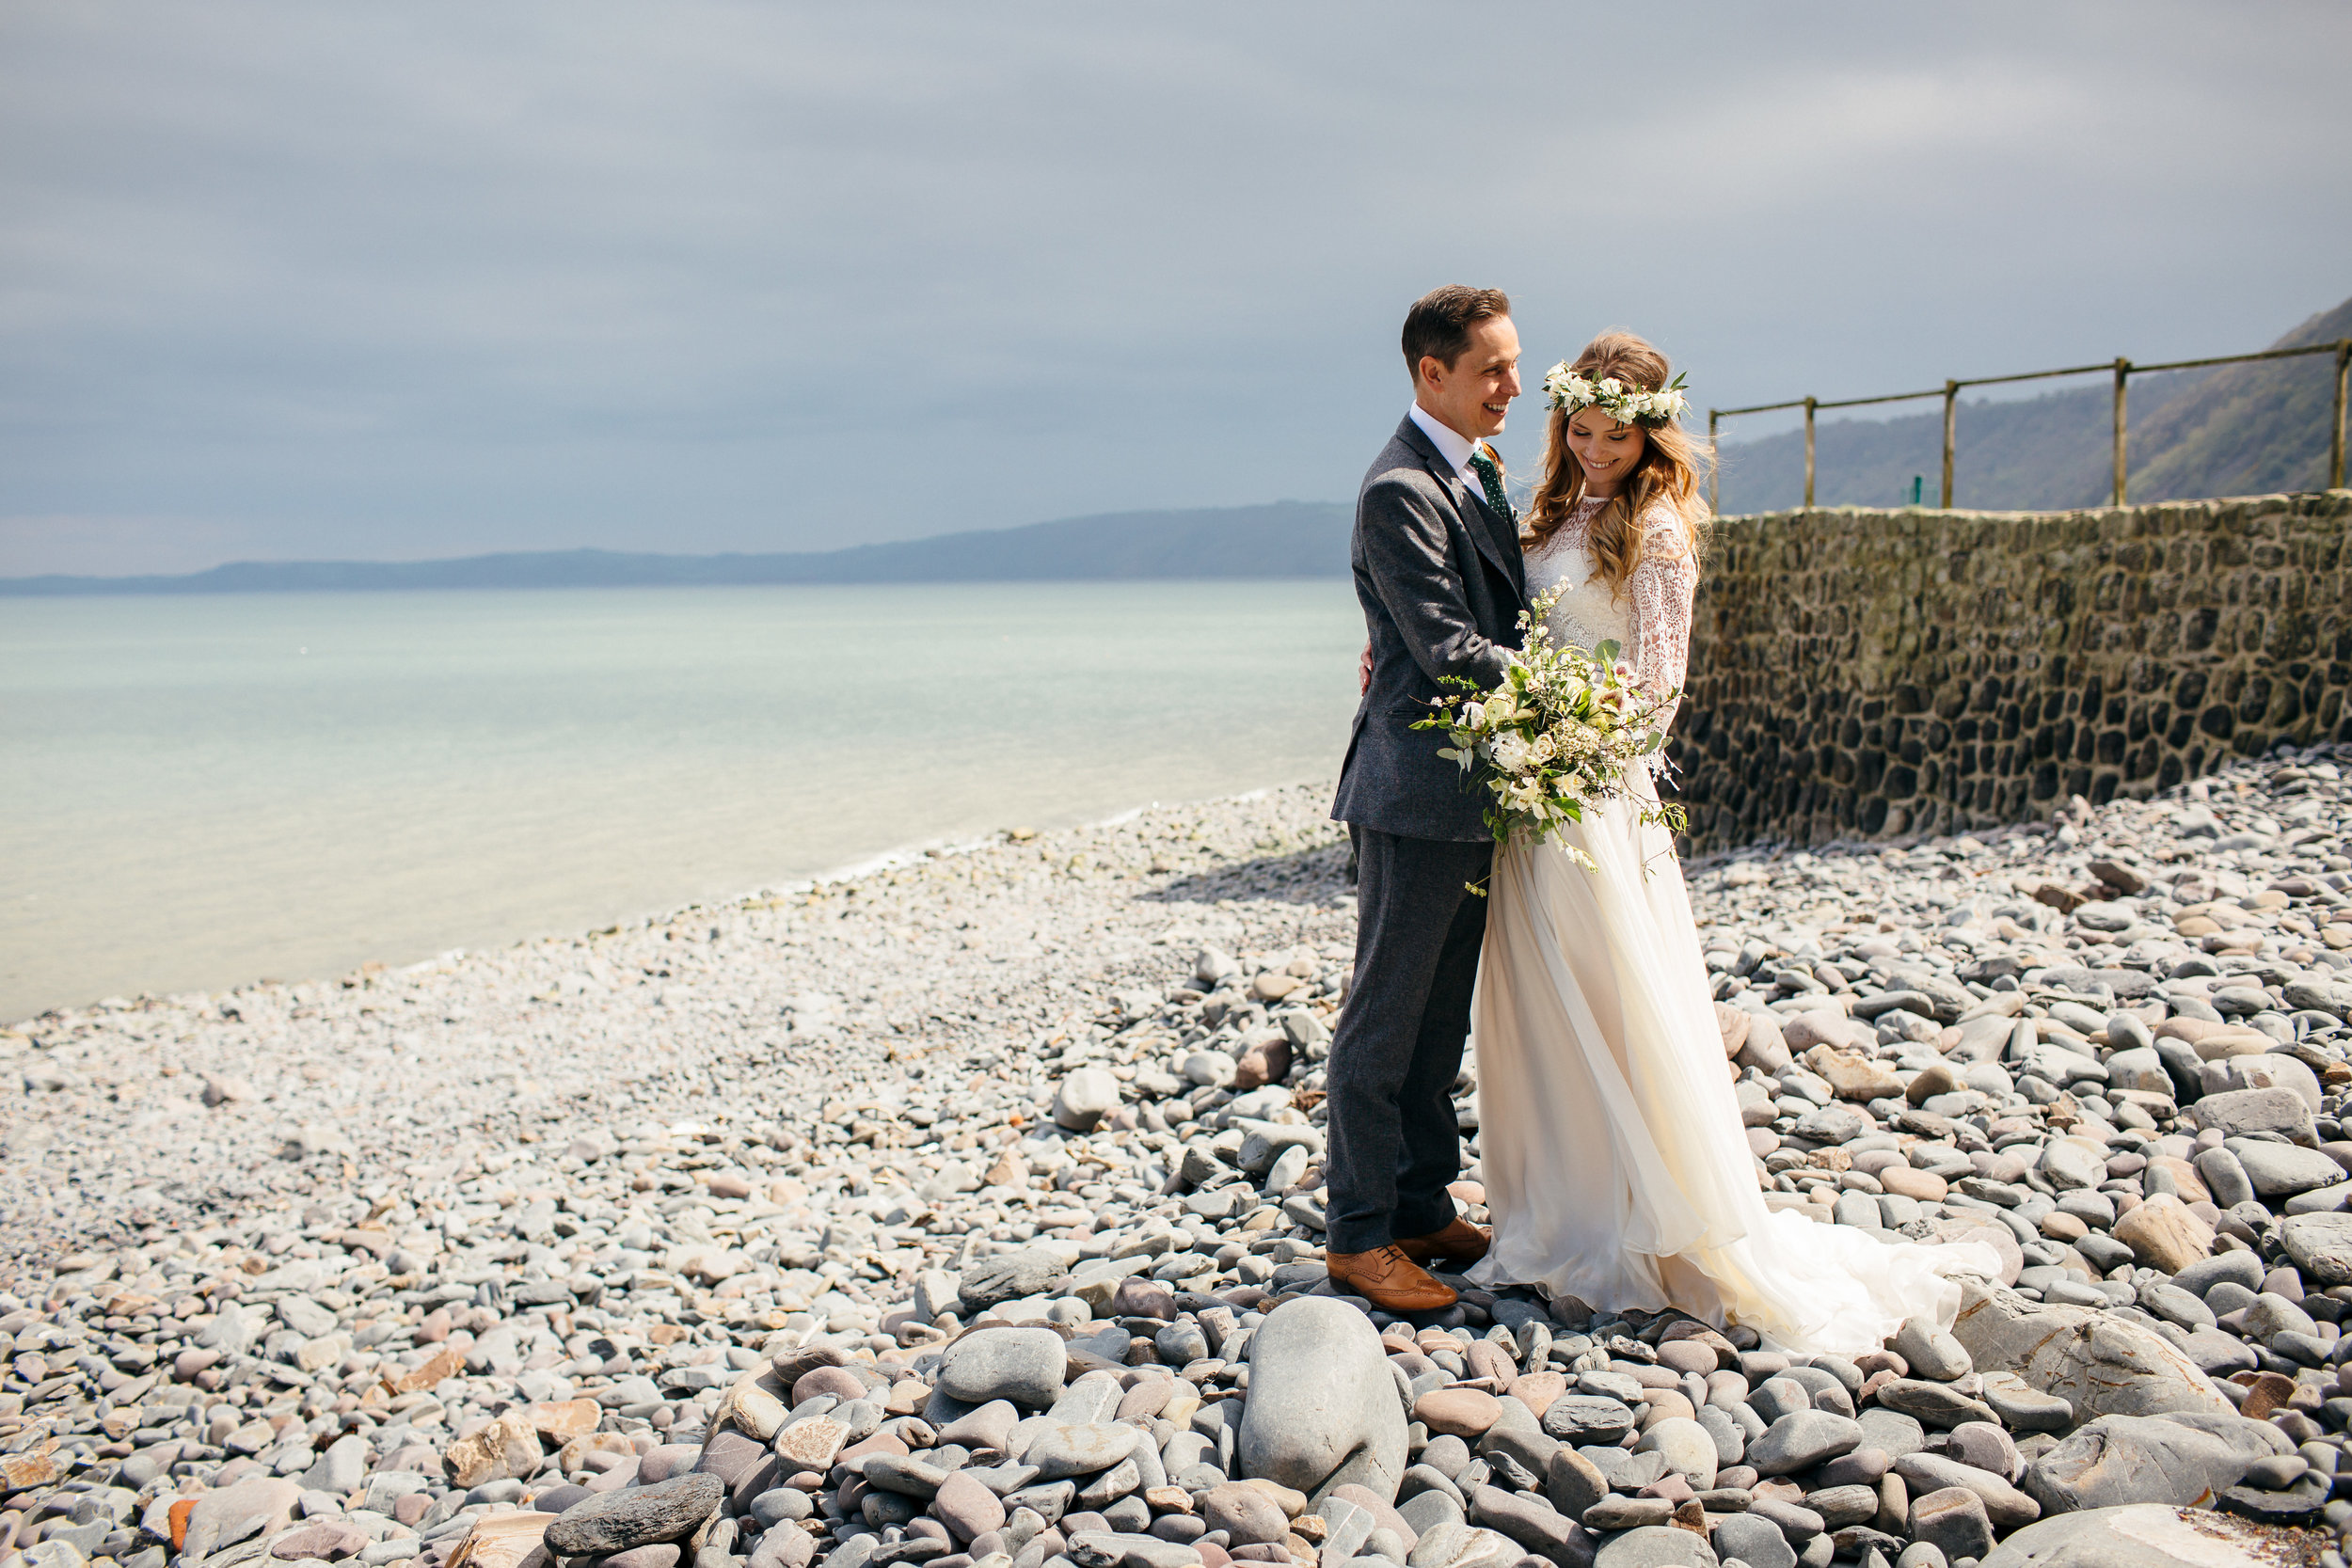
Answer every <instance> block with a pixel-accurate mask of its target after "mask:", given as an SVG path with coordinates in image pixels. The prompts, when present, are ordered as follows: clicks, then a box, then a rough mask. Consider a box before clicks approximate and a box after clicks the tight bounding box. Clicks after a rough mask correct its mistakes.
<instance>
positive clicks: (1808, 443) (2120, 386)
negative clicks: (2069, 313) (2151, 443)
mask: <svg viewBox="0 0 2352 1568" xmlns="http://www.w3.org/2000/svg"><path fill="white" fill-rule="evenodd" d="M2310 354H2332V355H2334V356H2336V402H2335V417H2334V419H2333V420H2330V421H2329V425H2328V488H2329V489H2331V490H2337V489H2342V488H2343V487H2344V403H2345V394H2346V391H2347V389H2352V338H2339V339H2337V340H2336V341H2334V342H2332V343H2311V344H2307V345H2305V346H2304V347H2302V348H2270V349H2264V350H2263V351H2262V352H2261V353H2259V354H2223V355H2217V356H2214V357H2212V358H2210V359H2175V360H2171V361H2169V362H2168V363H2165V364H2161V365H2136V364H2134V363H2133V362H2132V361H2131V360H2129V359H2124V358H2120V357H2119V358H2117V359H2116V360H2115V361H2113V362H2112V363H2110V364H2099V365H2073V366H2069V367H2068V368H2067V369H2065V370H2062V371H2029V372H2026V374H2024V375H1979V376H1971V377H1968V378H1967V379H1965V380H1959V381H1947V382H1945V383H1944V385H1943V387H1942V388H1940V389H1937V390H1931V391H1925V392H1894V393H1890V394H1888V395H1887V396H1884V397H1875V398H1837V399H1834V400H1830V401H1827V402H1824V401H1823V400H1821V399H1820V398H1791V399H1790V400H1788V402H1787V403H1759V404H1754V405H1752V406H1750V407H1747V408H1710V409H1708V411H1707V446H1708V455H1709V456H1710V457H1711V456H1714V455H1716V447H1715V436H1716V429H1717V427H1718V426H1719V425H1721V424H1722V422H1723V421H1724V420H1727V419H1730V418H1732V417H1733V416H1735V415H1740V414H1771V413H1777V412H1779V411H1780V410H1782V409H1786V408H1802V409H1804V504H1805V505H1806V506H1808V507H1809V506H1811V505H1812V504H1813V417H1814V415H1815V414H1816V413H1818V412H1819V411H1820V410H1821V409H1824V408H1863V407H1867V406H1869V405H1871V404H1881V403H1914V402H1916V401H1918V400H1920V399H1922V398H1939V397H1940V398H1942V399H1943V400H1944V492H1943V494H1944V499H1943V505H1944V508H1945V509H1946V510H1947V511H1948V510H1950V508H1951V504H1952V451H1953V447H1954V446H1955V444H1956V443H1955V436H1956V435H1957V433H1958V430H1959V418H1960V391H1961V388H1963V387H1997V386H2002V385H2006V384H2007V383H2010V382H2014V381H2048V380H2051V379H2053V378H2054V377H2057V376H2062V375H2090V374H2093V373H2094V372H2099V371H2109V372H2113V373H2114V376H2115V504H2116V505H2118V506H2122V504H2123V503H2124V490H2125V476H2124V463H2125V454H2126V451H2127V449H2128V446H2129V441H2128V434H2127V430H2126V426H2125V420H2124V393H2125V388H2126V384H2127V383H2128V382H2129V381H2130V380H2131V378H2132V377H2133V376H2134V375H2153V374H2155V373H2156V372H2160V371H2194V370H2202V369H2204V368H2205V367H2206V366H2208V365H2243V364H2250V363H2252V362H2253V361H2255V360H2260V359H2294V358H2297V357H2300V356H2304V355H2310ZM1722 482H1723V466H1722V464H1720V463H1717V464H1715V465H1714V466H1713V472H1712V474H1711V476H1710V477H1709V480H1708V495H1707V499H1708V506H1709V507H1713V506H1715V504H1716V502H1717V501H1718V499H1720V494H1721V490H1722Z"/></svg>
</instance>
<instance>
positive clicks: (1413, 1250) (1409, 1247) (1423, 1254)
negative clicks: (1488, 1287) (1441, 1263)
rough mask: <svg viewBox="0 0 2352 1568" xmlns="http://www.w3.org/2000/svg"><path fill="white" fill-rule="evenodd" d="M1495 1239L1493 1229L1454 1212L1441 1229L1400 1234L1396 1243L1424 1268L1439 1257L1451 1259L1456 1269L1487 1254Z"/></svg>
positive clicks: (1468, 1264) (1408, 1256) (1407, 1255)
mask: <svg viewBox="0 0 2352 1568" xmlns="http://www.w3.org/2000/svg"><path fill="white" fill-rule="evenodd" d="M1494 1240H1495V1238H1494V1232H1493V1231H1491V1230H1487V1229H1486V1228H1484V1227H1480V1226H1475V1225H1472V1224H1470V1221H1468V1220H1466V1219H1464V1218H1463V1217H1462V1216H1461V1215H1459V1214H1456V1215H1454V1218H1453V1220H1452V1221H1450V1222H1449V1223H1448V1224H1447V1226H1446V1227H1445V1228H1444V1229H1443V1230H1433V1231H1431V1232H1430V1233H1429V1234H1428V1235H1426V1236H1400V1237H1398V1238H1397V1243H1396V1244H1397V1247H1398V1249H1399V1250H1400V1251H1402V1252H1403V1253H1404V1254H1405V1256H1406V1257H1407V1258H1410V1259H1412V1260H1413V1261H1414V1262H1416V1263H1419V1264H1421V1265H1422V1267H1423V1268H1427V1267H1428V1266H1429V1265H1430V1264H1431V1263H1432V1262H1434V1261H1435V1260H1437V1259H1440V1258H1443V1259H1449V1260H1451V1261H1452V1262H1453V1263H1454V1266H1455V1267H1456V1268H1468V1267H1469V1266H1470V1264H1472V1263H1475V1262H1477V1261H1478V1260H1479V1259H1481V1258H1484V1257H1486V1249H1487V1248H1488V1247H1490V1246H1492V1245H1494Z"/></svg>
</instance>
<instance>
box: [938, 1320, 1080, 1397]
mask: <svg viewBox="0 0 2352 1568" xmlns="http://www.w3.org/2000/svg"><path fill="white" fill-rule="evenodd" d="M1068 1366H1069V1349H1068V1346H1067V1345H1066V1344H1065V1343H1064V1342H1063V1340H1062V1337H1061V1336H1060V1335H1058V1334H1057V1333H1055V1332H1054V1331H1053V1330H1052V1329H1050V1328H984V1329H981V1330H979V1331H978V1332H977V1333H974V1334H967V1335H965V1336H964V1337H963V1338H961V1339H958V1340H957V1341H956V1342H955V1343H954V1344H952V1345H949V1346H948V1347H947V1354H946V1355H944V1356H943V1357H941V1359H940V1363H939V1387H940V1390H941V1391H942V1392H943V1393H945V1394H946V1395H947V1396H948V1397H949V1398H950V1399H958V1400H961V1401H963V1402H965V1403H966V1404H986V1403H987V1402H989V1401H991V1400H1010V1401H1011V1402H1013V1403H1015V1404H1025V1405H1028V1406H1030V1407H1032V1408H1036V1409H1041V1408H1043V1407H1044V1406H1046V1405H1050V1404H1052V1403H1053V1402H1054V1401H1055V1399H1056V1398H1057V1397H1058V1396H1059V1395H1060V1393H1061V1380H1062V1373H1063V1372H1064V1370H1067V1368H1068Z"/></svg>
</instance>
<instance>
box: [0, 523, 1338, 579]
mask: <svg viewBox="0 0 2352 1568" xmlns="http://www.w3.org/2000/svg"><path fill="white" fill-rule="evenodd" d="M1354 515H1355V508H1354V507H1353V506H1350V505H1346V504H1343V503H1341V502H1338V501H1276V502H1274V503H1272V504H1270V505H1265V506H1232V507H1214V508H1201V509H1197V510H1191V511H1181V512H1117V513H1109V514H1104V515H1099V516H1091V517H1069V518H1064V519H1062V520H1060V521H1058V522H1050V523H1033V524H1030V525H1029V526H1027V527H1025V528H1009V529H986V530H974V531H970V532H965V533H946V534H940V535H937V536H935V537H933V538H930V539H906V540H899V541H897V542H895V543H891V544H885V545H857V546H850V548H847V549H838V550H812V551H802V552H795V553H790V554H773V555H746V554H728V555H657V554H635V553H628V552H623V551H616V550H584V549H583V550H530V551H508V552H502V553H500V554H495V555H475V556H466V557H462V558H459V559H456V560H449V561H238V562H229V563H228V564H226V565H221V566H215V567H213V568H211V569H210V570H208V571H202V572H190V573H187V574H185V575H183V576H177V577H123V578H99V577H66V576H49V577H30V578H0V595H12V596H16V597H50V598H56V597H67V596H73V595H87V594H283V593H333V592H386V591H392V590H400V589H435V588H438V589H453V588H507V589H514V588H650V587H690V586H691V587H699V586H708V585H714V584H740V583H807V584H820V583H827V584H829V583H891V582H1050V581H1076V582H1084V581H1113V580H1123V579H1136V580H1158V579H1164V578H1336V577H1343V576H1345V575H1346V573H1347V533H1348V528H1349V526H1350V524H1351V522H1352V521H1353V519H1354Z"/></svg>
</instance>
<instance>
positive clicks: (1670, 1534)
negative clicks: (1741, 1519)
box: [1593, 1525, 1718, 1568]
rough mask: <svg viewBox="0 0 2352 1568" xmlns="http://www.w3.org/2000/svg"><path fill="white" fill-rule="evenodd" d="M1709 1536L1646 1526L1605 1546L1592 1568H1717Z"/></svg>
mask: <svg viewBox="0 0 2352 1568" xmlns="http://www.w3.org/2000/svg"><path fill="white" fill-rule="evenodd" d="M1717 1562H1718V1559H1717V1558H1716V1556H1715V1551H1714V1548H1713V1547H1711V1546H1709V1545H1708V1544H1707V1539H1706V1537H1704V1536H1702V1535H1699V1534H1697V1533H1695V1532H1694V1531H1692V1530H1687V1529H1677V1528H1674V1527H1673V1526H1672V1525H1644V1526H1641V1527H1639V1528H1634V1529H1629V1530H1627V1531H1626V1532H1625V1533H1624V1534H1622V1535H1618V1536H1613V1537H1612V1538H1610V1539H1609V1540H1608V1541H1606V1542H1604V1543H1602V1544H1601V1548H1600V1550H1599V1551H1598V1552H1597V1553H1596V1554H1594V1557H1593V1568H1717Z"/></svg>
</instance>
